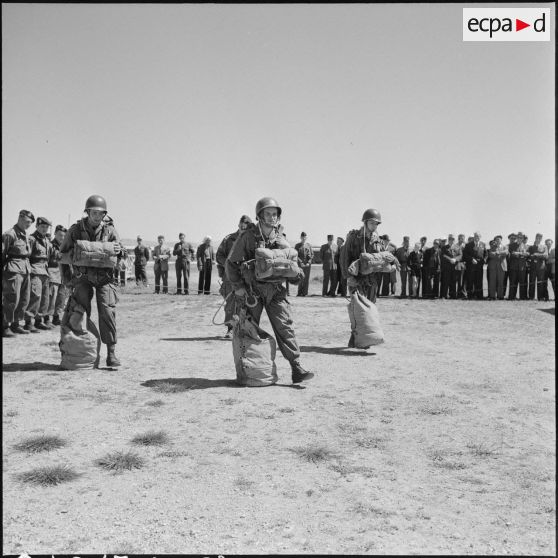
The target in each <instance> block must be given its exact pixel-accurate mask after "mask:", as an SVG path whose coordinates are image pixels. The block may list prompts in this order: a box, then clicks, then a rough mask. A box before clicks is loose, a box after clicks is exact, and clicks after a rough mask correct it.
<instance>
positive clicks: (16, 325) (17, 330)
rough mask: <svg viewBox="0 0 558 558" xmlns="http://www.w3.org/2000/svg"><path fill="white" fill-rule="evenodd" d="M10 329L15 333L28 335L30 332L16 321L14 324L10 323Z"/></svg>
mask: <svg viewBox="0 0 558 558" xmlns="http://www.w3.org/2000/svg"><path fill="white" fill-rule="evenodd" d="M10 329H11V330H12V331H13V332H14V333H20V334H23V333H24V334H25V335H27V334H28V333H29V332H28V331H26V330H25V329H23V328H22V327H21V326H20V325H19V323H18V322H14V323H13V324H11V325H10Z"/></svg>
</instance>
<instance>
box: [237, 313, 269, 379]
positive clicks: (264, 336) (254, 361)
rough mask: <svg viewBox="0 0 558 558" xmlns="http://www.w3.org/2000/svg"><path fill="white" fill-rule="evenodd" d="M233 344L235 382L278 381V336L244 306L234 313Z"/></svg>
mask: <svg viewBox="0 0 558 558" xmlns="http://www.w3.org/2000/svg"><path fill="white" fill-rule="evenodd" d="M233 321H234V326H233V334H232V347H233V357H234V365H235V368H236V382H237V383H238V384H240V385H241V386H248V387H263V386H271V385H273V384H275V383H276V382H277V366H276V364H275V355H276V353H277V342H276V341H275V338H273V337H272V336H271V335H269V334H268V333H266V332H265V331H264V330H263V329H261V328H260V327H259V326H257V325H256V324H255V323H254V322H253V321H252V318H250V317H249V316H247V315H246V310H244V309H242V310H241V311H240V313H239V314H235V315H234V316H233Z"/></svg>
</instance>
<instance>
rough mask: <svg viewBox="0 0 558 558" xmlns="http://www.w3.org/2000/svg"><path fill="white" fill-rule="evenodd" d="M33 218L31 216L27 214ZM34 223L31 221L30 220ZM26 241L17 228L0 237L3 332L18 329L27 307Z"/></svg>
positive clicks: (28, 251)
mask: <svg viewBox="0 0 558 558" xmlns="http://www.w3.org/2000/svg"><path fill="white" fill-rule="evenodd" d="M29 215H31V216H32V214H29ZM33 220H35V219H34V217H33ZM30 254H31V247H30V246H29V237H28V236H27V233H26V232H25V231H24V230H23V229H21V228H20V227H19V226H18V225H17V224H16V225H14V226H13V227H12V228H11V229H8V230H7V231H6V232H5V233H4V234H3V235H2V322H3V327H4V329H6V328H7V327H8V326H12V329H14V328H15V327H19V321H20V320H22V319H23V317H24V312H25V309H26V308H27V305H28V304H29V293H30V273H31V265H30V264H29V255H30Z"/></svg>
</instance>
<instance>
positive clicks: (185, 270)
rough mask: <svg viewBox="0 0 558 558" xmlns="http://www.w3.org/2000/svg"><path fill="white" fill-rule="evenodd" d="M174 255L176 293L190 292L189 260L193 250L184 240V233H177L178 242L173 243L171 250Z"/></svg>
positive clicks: (193, 253) (192, 256)
mask: <svg viewBox="0 0 558 558" xmlns="http://www.w3.org/2000/svg"><path fill="white" fill-rule="evenodd" d="M172 253H173V256H176V262H175V264H174V267H175V271H176V294H177V295H181V294H185V295H187V294H190V261H191V260H192V259H193V258H194V255H195V252H194V249H193V248H192V245H191V244H190V243H189V242H186V236H185V235H184V233H180V234H179V235H178V242H177V243H176V244H175V245H174V249H173V251H172ZM182 280H184V289H182Z"/></svg>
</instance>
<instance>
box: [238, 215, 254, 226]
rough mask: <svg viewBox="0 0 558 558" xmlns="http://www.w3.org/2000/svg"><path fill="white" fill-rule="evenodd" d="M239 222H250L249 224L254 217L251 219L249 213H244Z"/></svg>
mask: <svg viewBox="0 0 558 558" xmlns="http://www.w3.org/2000/svg"><path fill="white" fill-rule="evenodd" d="M239 222H240V223H248V224H250V223H251V222H252V219H250V217H248V215H243V216H242V217H241V218H240V221H239Z"/></svg>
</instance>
